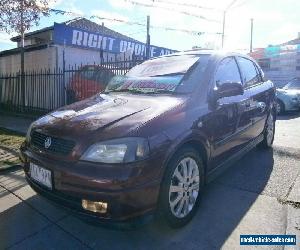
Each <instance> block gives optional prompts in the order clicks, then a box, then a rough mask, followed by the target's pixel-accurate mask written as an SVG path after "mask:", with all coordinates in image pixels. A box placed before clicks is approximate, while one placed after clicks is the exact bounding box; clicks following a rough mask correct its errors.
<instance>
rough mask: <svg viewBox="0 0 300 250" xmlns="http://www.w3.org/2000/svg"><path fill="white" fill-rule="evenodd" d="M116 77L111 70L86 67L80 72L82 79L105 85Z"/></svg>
mask: <svg viewBox="0 0 300 250" xmlns="http://www.w3.org/2000/svg"><path fill="white" fill-rule="evenodd" d="M114 75H115V74H114V73H113V72H111V71H110V70H109V69H105V68H100V67H95V66H85V67H83V68H82V69H81V70H80V71H79V76H80V78H82V79H85V80H92V81H95V82H99V83H102V84H104V85H107V84H108V82H109V81H110V79H111V78H112V77H113V76H114Z"/></svg>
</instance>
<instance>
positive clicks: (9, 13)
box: [0, 0, 50, 107]
mask: <svg viewBox="0 0 300 250" xmlns="http://www.w3.org/2000/svg"><path fill="white" fill-rule="evenodd" d="M49 1H50V0H1V4H0V30H2V31H6V32H7V33H11V32H16V33H18V34H19V35H20V36H21V91H22V100H23V105H22V106H23V107H24V106H25V77H24V34H25V31H27V30H29V29H30V28H31V27H32V26H33V25H38V23H39V20H40V17H41V16H48V15H49V11H50V9H49Z"/></svg>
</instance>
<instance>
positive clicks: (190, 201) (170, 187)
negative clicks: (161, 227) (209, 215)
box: [160, 147, 204, 227]
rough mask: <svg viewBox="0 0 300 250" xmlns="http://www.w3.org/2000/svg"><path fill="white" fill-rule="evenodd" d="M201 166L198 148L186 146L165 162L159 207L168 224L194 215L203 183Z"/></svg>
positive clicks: (183, 221)
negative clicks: (166, 164) (167, 162)
mask: <svg viewBox="0 0 300 250" xmlns="http://www.w3.org/2000/svg"><path fill="white" fill-rule="evenodd" d="M203 170H204V166H203V162H202V160H201V158H200V157H199V154H198V152H197V151H196V150H195V149H194V148H192V147H185V148H183V149H182V150H180V151H179V152H177V153H176V155H175V156H174V157H173V159H172V160H171V161H170V163H169V164H168V167H167V169H166V173H165V176H164V178H163V182H162V188H161V194H160V208H161V212H162V214H163V218H164V219H165V220H166V222H167V223H168V224H169V225H170V226H171V227H181V226H184V225H185V224H186V223H188V222H189V221H190V220H191V219H192V217H193V216H194V215H195V212H196V210H197V207H198V205H199V200H200V193H201V190H202V187H203V183H204V181H203V180H204V178H203V177H204V171H203Z"/></svg>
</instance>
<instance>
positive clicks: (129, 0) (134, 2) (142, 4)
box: [126, 0, 220, 23]
mask: <svg viewBox="0 0 300 250" xmlns="http://www.w3.org/2000/svg"><path fill="white" fill-rule="evenodd" d="M126 1H127V2H129V3H131V4H133V5H137V6H143V7H147V8H161V9H165V10H168V11H174V12H178V13H180V14H184V15H187V16H192V17H197V18H200V19H203V20H206V21H208V22H216V23H220V21H219V20H215V19H210V18H207V17H205V16H201V15H197V14H193V13H191V12H188V11H184V10H177V9H175V8H169V7H164V6H158V5H153V4H146V3H140V2H136V1H133V0H126Z"/></svg>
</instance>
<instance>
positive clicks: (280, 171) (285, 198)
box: [0, 114, 300, 249]
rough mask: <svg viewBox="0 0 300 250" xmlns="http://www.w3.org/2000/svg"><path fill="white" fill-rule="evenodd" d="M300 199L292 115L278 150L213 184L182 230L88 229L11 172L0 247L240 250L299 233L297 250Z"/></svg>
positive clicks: (297, 128)
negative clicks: (253, 238)
mask: <svg viewBox="0 0 300 250" xmlns="http://www.w3.org/2000/svg"><path fill="white" fill-rule="evenodd" d="M299 194H300V114H290V115H287V116H283V117H279V120H278V122H277V127H276V138H275V142H274V148H273V149H272V150H267V151H262V150H259V149H254V150H253V151H251V152H250V153H248V154H247V155H246V156H245V157H243V158H242V159H241V160H240V161H238V162H236V163H235V164H234V165H233V166H232V167H231V168H230V169H228V170H227V171H226V172H225V173H224V174H223V175H222V176H220V177H219V178H217V179H216V180H215V181H214V182H212V183H210V184H209V185H208V186H207V188H206V191H205V192H204V194H203V197H202V203H201V205H200V208H199V211H198V213H197V214H196V216H195V218H194V219H193V220H192V222H191V223H190V224H188V225H187V226H185V227H184V228H181V229H177V230H174V229H170V228H168V227H167V226H165V225H163V224H162V223H161V222H160V221H159V220H155V221H152V222H150V223H148V224H146V225H144V226H142V227H140V228H138V229H136V230H117V229H111V228H108V227H103V226H95V225H92V224H89V223H86V222H84V221H83V220H81V219H79V218H77V217H76V216H73V215H71V214H70V213H69V211H67V210H64V209H62V208H60V207H58V206H56V205H54V204H52V203H50V202H49V201H47V200H46V199H44V198H42V197H40V196H38V195H37V194H36V193H35V192H34V191H32V190H31V188H30V187H29V186H28V185H27V184H26V183H25V181H24V176H23V173H22V171H21V170H19V169H13V170H11V171H10V172H6V173H5V174H2V175H1V176H0V249H5V248H9V249H171V248H172V249H220V248H223V249H241V247H240V245H239V237H240V234H296V235H297V239H298V242H297V246H296V247H286V249H300V208H299V209H297V208H296V207H297V206H298V207H299V204H300V197H299ZM261 248H263V249H285V248H284V247H261ZM245 249H250V248H249V247H245ZM251 249H252V247H251Z"/></svg>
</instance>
